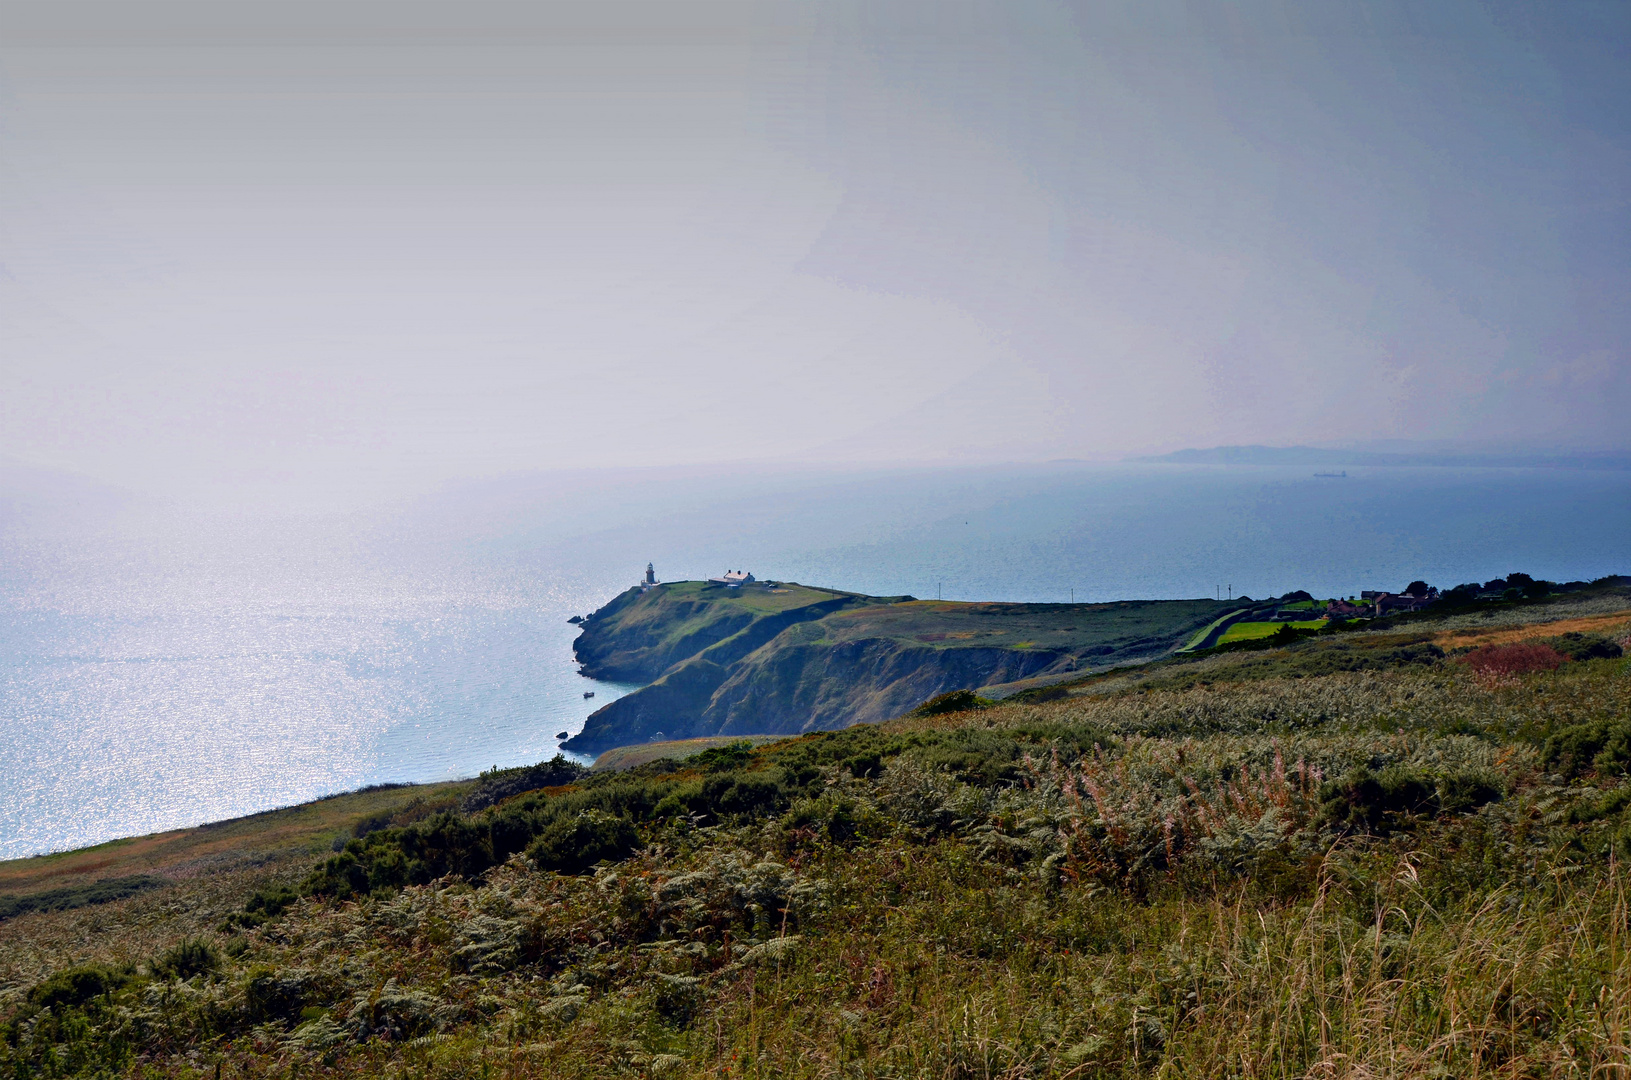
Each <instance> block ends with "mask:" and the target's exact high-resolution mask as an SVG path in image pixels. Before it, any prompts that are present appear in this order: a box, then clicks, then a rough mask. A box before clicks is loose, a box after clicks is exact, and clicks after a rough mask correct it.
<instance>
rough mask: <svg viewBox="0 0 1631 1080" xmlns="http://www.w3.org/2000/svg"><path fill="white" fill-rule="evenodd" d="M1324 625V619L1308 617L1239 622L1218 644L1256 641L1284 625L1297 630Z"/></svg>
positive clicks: (1317, 627)
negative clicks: (1281, 620)
mask: <svg viewBox="0 0 1631 1080" xmlns="http://www.w3.org/2000/svg"><path fill="white" fill-rule="evenodd" d="M1324 625H1325V620H1324V619H1308V620H1306V621H1299V622H1239V623H1235V624H1234V625H1233V626H1231V627H1229V629H1227V630H1225V631H1224V632H1223V637H1221V638H1219V639H1218V644H1219V645H1227V644H1229V643H1230V642H1232V641H1256V640H1257V639H1258V638H1266V637H1270V636H1272V635H1273V634H1274V632H1275V631H1277V630H1279V629H1280V627H1282V626H1289V627H1292V628H1293V629H1295V630H1318V629H1320V628H1321V627H1323V626H1324Z"/></svg>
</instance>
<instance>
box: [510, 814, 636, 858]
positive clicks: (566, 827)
mask: <svg viewBox="0 0 1631 1080" xmlns="http://www.w3.org/2000/svg"><path fill="white" fill-rule="evenodd" d="M639 846H640V832H639V830H638V829H636V828H635V827H634V823H633V822H631V821H630V820H629V819H628V818H623V817H613V816H612V815H611V814H608V813H605V812H604V811H599V810H585V811H584V812H583V813H581V814H579V815H578V816H577V817H575V818H568V819H562V820H557V821H554V822H551V823H550V824H549V825H547V826H545V827H544V831H543V832H542V833H540V834H539V836H538V839H537V840H535V841H534V842H533V844H532V846H531V847H530V848H528V849H527V856H528V858H530V859H532V861H533V862H535V863H537V864H538V865H539V866H540V867H541V868H543V869H545V870H559V871H561V872H563V873H568V874H580V873H582V872H583V871H585V870H587V869H589V868H590V867H591V866H594V865H595V864H596V863H599V862H602V861H608V860H609V861H613V862H615V861H617V860H619V859H626V858H628V857H629V856H630V855H632V854H633V853H634V851H635V849H636V848H638V847H639Z"/></svg>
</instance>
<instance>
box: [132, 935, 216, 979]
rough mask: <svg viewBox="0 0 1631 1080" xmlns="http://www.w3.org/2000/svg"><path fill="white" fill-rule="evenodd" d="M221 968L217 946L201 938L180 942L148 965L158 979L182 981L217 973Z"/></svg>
mask: <svg viewBox="0 0 1631 1080" xmlns="http://www.w3.org/2000/svg"><path fill="white" fill-rule="evenodd" d="M220 966H221V954H220V953H219V952H218V951H216V948H215V946H213V945H211V944H210V943H209V942H207V941H203V940H201V939H199V938H188V939H187V940H185V941H181V942H178V943H177V944H175V945H174V946H172V947H171V948H169V949H166V950H165V951H164V952H162V953H160V954H159V955H158V956H156V957H154V958H153V961H152V962H151V963H150V964H149V965H148V967H149V968H151V969H152V971H153V974H154V975H155V976H157V977H158V978H161V979H181V980H185V979H190V978H192V977H193V976H194V975H202V974H204V973H205V972H210V971H215V970H217V969H218V968H219V967H220Z"/></svg>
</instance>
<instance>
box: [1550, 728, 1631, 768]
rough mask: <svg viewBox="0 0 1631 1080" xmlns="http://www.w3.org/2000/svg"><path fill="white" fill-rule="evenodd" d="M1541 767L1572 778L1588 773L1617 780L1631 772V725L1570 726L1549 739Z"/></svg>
mask: <svg viewBox="0 0 1631 1080" xmlns="http://www.w3.org/2000/svg"><path fill="white" fill-rule="evenodd" d="M1540 763H1541V764H1542V765H1545V766H1548V767H1550V768H1554V769H1556V770H1557V771H1559V772H1561V773H1564V774H1566V775H1569V776H1577V775H1579V774H1580V773H1583V772H1585V771H1586V770H1587V769H1596V770H1597V771H1598V772H1600V773H1602V774H1604V775H1607V776H1615V775H1619V774H1621V773H1624V772H1626V771H1627V770H1628V768H1631V721H1625V720H1622V721H1603V722H1601V723H1596V724H1571V725H1569V726H1568V727H1565V728H1562V729H1560V730H1559V731H1557V732H1556V733H1555V734H1553V735H1551V736H1550V737H1549V738H1547V740H1546V742H1545V743H1544V744H1542V746H1541V748H1540Z"/></svg>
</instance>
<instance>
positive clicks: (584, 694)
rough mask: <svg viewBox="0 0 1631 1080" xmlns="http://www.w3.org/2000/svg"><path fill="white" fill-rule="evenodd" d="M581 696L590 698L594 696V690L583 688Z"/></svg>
mask: <svg viewBox="0 0 1631 1080" xmlns="http://www.w3.org/2000/svg"><path fill="white" fill-rule="evenodd" d="M583 696H584V697H585V698H592V697H594V696H595V692H594V691H593V690H585V691H584V692H583Z"/></svg>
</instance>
